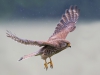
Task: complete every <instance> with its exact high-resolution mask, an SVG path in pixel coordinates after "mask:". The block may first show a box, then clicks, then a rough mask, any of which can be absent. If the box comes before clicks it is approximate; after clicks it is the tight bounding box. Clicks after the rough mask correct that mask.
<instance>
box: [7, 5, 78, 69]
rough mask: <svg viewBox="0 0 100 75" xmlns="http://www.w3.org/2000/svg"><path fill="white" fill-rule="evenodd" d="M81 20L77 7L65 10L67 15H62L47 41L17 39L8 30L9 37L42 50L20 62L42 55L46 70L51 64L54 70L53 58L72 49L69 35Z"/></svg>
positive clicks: (26, 56) (25, 56) (24, 57)
mask: <svg viewBox="0 0 100 75" xmlns="http://www.w3.org/2000/svg"><path fill="white" fill-rule="evenodd" d="M78 18H79V9H78V8H77V6H70V8H69V9H66V10H65V13H64V14H63V15H62V18H61V20H60V21H59V23H58V24H57V27H56V28H55V31H54V33H53V34H52V35H51V36H50V37H49V39H48V40H47V41H34V40H27V39H21V38H19V37H17V36H16V35H15V34H12V33H11V32H10V31H8V30H7V33H6V34H7V37H9V38H11V39H13V40H15V41H17V42H19V43H22V44H25V45H36V46H39V47H41V48H40V50H38V51H36V52H34V53H31V54H28V55H24V56H23V57H21V58H20V59H19V61H21V60H23V59H26V58H29V57H32V56H38V55H40V56H41V58H42V59H43V60H44V61H45V63H44V68H45V69H46V70H47V69H48V64H50V68H53V62H52V60H51V57H52V56H53V55H55V54H57V53H59V52H61V51H63V50H65V49H66V48H68V47H71V45H70V42H69V41H67V40H66V37H67V35H68V34H69V33H70V32H72V31H74V30H75V28H76V25H75V24H76V22H77V20H78ZM47 58H49V59H50V61H49V62H47V61H46V59H47Z"/></svg>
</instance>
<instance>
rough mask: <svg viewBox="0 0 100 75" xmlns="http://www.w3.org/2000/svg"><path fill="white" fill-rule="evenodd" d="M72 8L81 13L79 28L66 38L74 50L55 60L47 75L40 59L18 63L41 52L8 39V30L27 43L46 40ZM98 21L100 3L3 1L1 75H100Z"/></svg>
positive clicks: (0, 3)
mask: <svg viewBox="0 0 100 75" xmlns="http://www.w3.org/2000/svg"><path fill="white" fill-rule="evenodd" d="M70 5H77V6H78V8H79V9H80V17H79V20H78V22H77V28H76V30H75V31H74V32H72V33H70V34H69V35H68V37H67V40H69V41H70V42H71V46H72V48H68V49H66V50H64V51H62V52H61V53H59V54H57V55H55V56H53V57H52V60H53V63H54V68H53V69H50V68H49V69H48V70H47V71H46V70H45V69H44V65H43V64H44V61H43V60H41V57H40V56H38V57H32V58H30V59H27V60H23V61H21V62H19V61H18V60H19V58H20V57H21V56H23V55H26V54H29V53H32V52H35V51H37V50H39V49H40V48H39V47H37V46H26V45H23V44H19V43H17V42H15V41H13V40H11V39H9V38H7V37H6V30H10V31H11V32H12V33H14V34H16V35H17V36H19V37H20V38H24V39H30V40H47V39H48V38H49V37H50V36H51V35H52V33H53V31H54V29H55V27H56V25H57V23H58V22H59V20H60V18H61V15H62V14H64V12H65V9H68V8H69V7H70ZM99 21H100V0H0V38H1V41H0V75H61V74H63V75H100V46H99V43H100V29H99V28H100V22H99ZM48 61H49V60H48Z"/></svg>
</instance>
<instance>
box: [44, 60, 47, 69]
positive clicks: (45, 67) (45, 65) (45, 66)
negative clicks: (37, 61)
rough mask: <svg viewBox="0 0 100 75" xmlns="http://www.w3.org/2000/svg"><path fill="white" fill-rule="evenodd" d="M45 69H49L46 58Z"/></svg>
mask: <svg viewBox="0 0 100 75" xmlns="http://www.w3.org/2000/svg"><path fill="white" fill-rule="evenodd" d="M44 69H46V70H47V69H48V63H47V62H46V60H45V63H44Z"/></svg>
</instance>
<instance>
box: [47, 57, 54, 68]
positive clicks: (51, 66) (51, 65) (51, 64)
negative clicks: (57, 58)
mask: <svg viewBox="0 0 100 75" xmlns="http://www.w3.org/2000/svg"><path fill="white" fill-rule="evenodd" d="M48 64H50V68H53V63H52V60H51V58H50V62H48Z"/></svg>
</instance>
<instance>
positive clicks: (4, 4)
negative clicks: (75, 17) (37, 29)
mask: <svg viewBox="0 0 100 75" xmlns="http://www.w3.org/2000/svg"><path fill="white" fill-rule="evenodd" d="M70 5H77V6H78V7H79V8H80V10H81V17H80V19H82V20H87V19H88V20H99V19H100V0H0V19H1V20H16V19H17V20H18V19H22V20H24V19H26V20H27V19H36V18H58V17H61V15H62V14H63V13H64V11H65V9H66V8H69V6H70Z"/></svg>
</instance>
